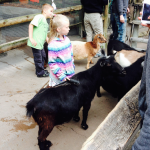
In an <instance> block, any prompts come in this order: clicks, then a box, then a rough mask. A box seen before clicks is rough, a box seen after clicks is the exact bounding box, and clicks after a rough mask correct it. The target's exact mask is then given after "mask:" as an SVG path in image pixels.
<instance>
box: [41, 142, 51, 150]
mask: <svg viewBox="0 0 150 150" xmlns="http://www.w3.org/2000/svg"><path fill="white" fill-rule="evenodd" d="M38 145H39V148H40V150H49V148H50V147H51V146H52V143H51V142H50V141H47V140H45V141H43V142H40V141H38Z"/></svg>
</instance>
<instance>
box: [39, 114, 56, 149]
mask: <svg viewBox="0 0 150 150" xmlns="http://www.w3.org/2000/svg"><path fill="white" fill-rule="evenodd" d="M53 120H54V117H53V116H50V115H49V116H47V115H43V117H40V119H39V121H38V122H37V123H38V125H39V132H38V134H39V136H38V145H39V148H40V150H49V147H50V146H52V143H51V142H50V141H48V140H46V138H47V136H48V135H49V134H50V133H51V131H52V130H53V128H54V122H53Z"/></svg>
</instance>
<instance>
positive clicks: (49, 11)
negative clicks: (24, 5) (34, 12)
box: [42, 3, 54, 18]
mask: <svg viewBox="0 0 150 150" xmlns="http://www.w3.org/2000/svg"><path fill="white" fill-rule="evenodd" d="M53 11H54V8H53V7H52V6H51V5H50V4H47V3H46V4H43V5H42V14H43V15H44V16H45V17H46V18H52V17H53V15H54V14H53Z"/></svg>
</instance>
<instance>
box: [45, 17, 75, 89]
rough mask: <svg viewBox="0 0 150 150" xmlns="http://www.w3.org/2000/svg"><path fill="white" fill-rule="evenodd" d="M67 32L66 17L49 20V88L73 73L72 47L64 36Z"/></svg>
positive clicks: (67, 22)
mask: <svg viewBox="0 0 150 150" xmlns="http://www.w3.org/2000/svg"><path fill="white" fill-rule="evenodd" d="M69 30H70V29H69V19H68V18H67V17H66V16H64V15H61V14H59V15H56V16H55V17H54V18H53V19H51V24H50V33H49V35H48V37H49V42H48V64H49V67H50V81H49V87H51V86H55V85H57V84H59V83H61V82H62V81H65V80H66V79H68V78H71V77H72V76H73V75H74V73H75V72H74V69H75V65H74V59H73V50H72V45H71V42H70V40H69V38H68V37H67V36H66V35H67V34H68V33H69Z"/></svg>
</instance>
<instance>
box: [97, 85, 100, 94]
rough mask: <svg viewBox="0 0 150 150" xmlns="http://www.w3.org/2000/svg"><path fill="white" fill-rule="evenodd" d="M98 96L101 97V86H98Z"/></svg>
mask: <svg viewBox="0 0 150 150" xmlns="http://www.w3.org/2000/svg"><path fill="white" fill-rule="evenodd" d="M97 97H101V92H100V86H99V87H98V88H97Z"/></svg>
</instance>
